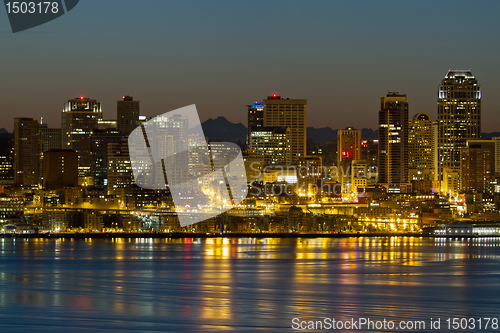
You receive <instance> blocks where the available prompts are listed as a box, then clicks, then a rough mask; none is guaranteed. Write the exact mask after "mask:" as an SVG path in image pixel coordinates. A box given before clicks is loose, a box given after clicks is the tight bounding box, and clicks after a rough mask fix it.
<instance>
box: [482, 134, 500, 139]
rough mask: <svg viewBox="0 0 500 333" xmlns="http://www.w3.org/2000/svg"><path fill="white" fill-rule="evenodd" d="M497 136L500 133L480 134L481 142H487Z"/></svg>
mask: <svg viewBox="0 0 500 333" xmlns="http://www.w3.org/2000/svg"><path fill="white" fill-rule="evenodd" d="M497 136H500V132H491V133H481V139H483V140H489V139H491V138H494V137H497Z"/></svg>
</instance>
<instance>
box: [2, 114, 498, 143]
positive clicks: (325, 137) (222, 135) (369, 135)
mask: <svg viewBox="0 0 500 333" xmlns="http://www.w3.org/2000/svg"><path fill="white" fill-rule="evenodd" d="M201 125H202V127H203V132H204V134H205V136H206V137H208V139H209V140H210V141H227V142H234V143H237V142H238V141H240V142H242V143H244V142H245V141H246V136H247V127H246V126H245V125H243V124H242V123H237V124H235V123H232V122H230V121H229V120H227V119H226V118H224V117H218V118H216V119H211V118H210V119H208V120H207V121H205V122H203V123H202V124H201ZM337 131H338V130H336V129H332V128H331V127H322V128H314V127H308V128H307V140H309V139H312V140H313V141H314V142H316V143H317V144H320V145H324V144H325V143H327V142H330V141H335V140H336V139H337ZM7 133H9V132H8V131H7V130H6V129H5V128H0V135H2V134H7ZM9 134H10V133H9ZM361 137H362V138H363V139H378V130H373V129H371V128H363V129H362V130H361ZM493 137H500V132H492V133H482V134H481V138H482V139H483V140H487V139H491V138H493Z"/></svg>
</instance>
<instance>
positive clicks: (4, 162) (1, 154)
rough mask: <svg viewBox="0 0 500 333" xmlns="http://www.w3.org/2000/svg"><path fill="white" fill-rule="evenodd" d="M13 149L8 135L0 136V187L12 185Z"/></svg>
mask: <svg viewBox="0 0 500 333" xmlns="http://www.w3.org/2000/svg"><path fill="white" fill-rule="evenodd" d="M13 157H14V149H13V147H12V140H11V136H10V135H9V134H0V185H13V184H14V158H13Z"/></svg>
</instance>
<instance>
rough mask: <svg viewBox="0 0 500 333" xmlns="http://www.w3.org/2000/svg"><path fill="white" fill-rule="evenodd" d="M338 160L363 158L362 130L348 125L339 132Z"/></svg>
mask: <svg viewBox="0 0 500 333" xmlns="http://www.w3.org/2000/svg"><path fill="white" fill-rule="evenodd" d="M337 147H338V148H337V152H338V158H337V161H338V162H341V161H344V160H351V161H352V160H360V159H361V130H357V129H354V128H352V127H347V128H346V129H343V130H339V131H338V132H337Z"/></svg>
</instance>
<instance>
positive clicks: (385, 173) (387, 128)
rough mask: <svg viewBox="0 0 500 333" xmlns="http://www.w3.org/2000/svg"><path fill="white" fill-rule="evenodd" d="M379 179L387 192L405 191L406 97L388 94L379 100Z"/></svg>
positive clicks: (406, 149) (406, 175)
mask: <svg viewBox="0 0 500 333" xmlns="http://www.w3.org/2000/svg"><path fill="white" fill-rule="evenodd" d="M378 138H379V173H378V177H379V179H378V182H379V183H380V184H381V185H382V186H384V187H385V188H387V191H388V192H394V193H398V192H401V193H406V192H408V190H409V188H408V187H409V185H408V99H407V96H406V95H400V94H398V93H389V94H387V96H386V97H382V98H381V99H380V111H379V132H378Z"/></svg>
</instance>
